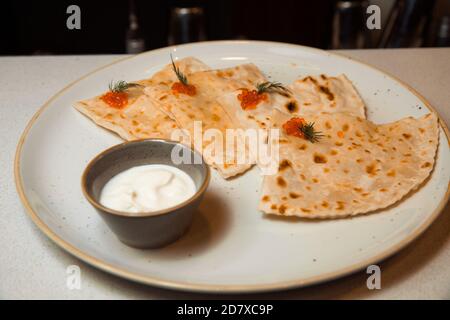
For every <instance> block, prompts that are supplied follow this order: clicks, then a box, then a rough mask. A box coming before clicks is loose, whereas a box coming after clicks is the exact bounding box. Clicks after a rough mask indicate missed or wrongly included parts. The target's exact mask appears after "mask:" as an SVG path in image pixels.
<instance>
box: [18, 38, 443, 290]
mask: <svg viewBox="0 0 450 320" xmlns="http://www.w3.org/2000/svg"><path fill="white" fill-rule="evenodd" d="M208 44H216V45H241V44H247V45H248V44H260V45H267V46H285V47H286V46H288V47H289V46H290V47H293V48H297V49H298V48H302V49H303V50H310V51H317V52H319V53H321V54H326V55H331V56H336V57H339V58H344V59H347V60H350V61H352V62H354V63H358V64H361V65H363V66H365V67H369V68H371V69H373V70H375V71H377V72H380V73H382V74H383V75H385V76H387V77H389V78H391V79H392V80H394V81H397V82H398V83H399V84H400V85H402V86H403V87H405V88H406V89H407V90H408V91H409V92H411V93H412V94H414V95H415V96H416V97H417V98H419V99H420V100H421V101H422V103H423V104H424V105H425V106H426V107H427V108H428V109H429V110H430V111H431V112H434V113H435V114H436V115H437V117H438V119H439V124H440V127H441V128H442V129H443V130H444V133H445V136H446V139H447V144H449V145H450V132H449V129H448V127H447V125H446V123H445V121H444V120H443V119H442V117H441V116H440V115H439V113H438V112H437V111H436V109H435V108H434V107H433V106H432V105H431V104H430V103H429V102H428V100H426V99H425V97H423V96H422V95H421V94H420V93H419V92H418V91H416V90H415V89H414V88H412V87H411V86H410V85H408V84H407V83H405V82H404V81H402V80H400V79H398V78H397V77H396V76H393V75H391V74H390V73H388V72H386V71H384V70H381V69H380V68H378V67H375V66H372V65H370V64H367V63H365V62H362V61H360V60H359V59H355V58H350V57H347V56H345V55H343V54H341V53H338V52H330V51H326V50H322V49H318V48H312V47H307V46H302V45H297V44H291V43H283V42H274V41H255V40H219V41H203V42H196V43H188V44H182V45H175V46H167V47H164V48H159V49H155V50H149V51H145V52H142V53H140V54H137V55H132V56H126V57H123V58H119V59H117V60H114V61H113V62H110V63H108V64H106V65H103V66H101V67H98V68H95V69H94V70H92V71H90V72H88V73H86V74H85V75H83V76H81V77H80V78H78V79H76V80H74V81H72V82H70V83H69V84H68V85H66V86H65V87H63V88H62V89H60V90H59V91H58V92H57V93H56V94H54V95H53V96H52V97H51V98H49V99H48V100H47V101H46V102H45V103H44V104H43V105H42V106H40V107H39V109H38V110H37V111H36V112H35V114H34V115H33V117H32V118H31V119H30V120H29V122H28V123H27V125H26V127H25V129H24V131H23V132H22V134H21V136H20V138H19V141H18V144H17V147H16V152H15V158H14V181H15V185H16V190H17V193H18V195H19V198H20V200H21V202H22V205H23V206H24V208H25V211H26V212H27V214H28V215H29V216H30V218H31V220H32V221H33V222H34V223H35V224H36V226H37V227H38V228H39V229H40V231H42V232H43V233H44V234H45V235H46V236H47V237H48V238H49V239H51V240H52V241H53V242H54V243H56V244H57V245H58V246H59V247H60V248H62V249H64V250H65V251H66V252H68V253H70V254H72V255H73V256H75V257H76V258H78V259H80V260H82V261H84V262H85V263H87V264H89V265H91V266H93V267H96V268H98V269H100V270H103V271H105V272H108V273H110V274H113V275H116V276H119V277H121V278H124V279H128V280H132V281H135V282H138V283H142V284H146V285H153V286H157V287H161V288H165V289H172V290H182V291H190V292H201V293H223V294H233V293H261V292H270V291H281V290H287V289H293V288H300V287H305V286H308V285H312V284H318V283H321V282H325V281H330V280H333V279H337V278H340V277H344V276H346V275H349V274H351V273H355V272H357V271H359V270H361V269H363V268H364V267H366V266H367V265H371V264H374V263H376V262H380V261H382V260H384V259H386V258H388V257H390V256H391V255H393V254H395V253H397V252H398V251H400V250H402V249H403V248H405V247H406V246H407V245H409V244H410V243H411V242H413V241H414V240H415V239H417V238H418V237H419V236H420V235H422V233H423V232H424V231H425V230H426V229H428V227H429V226H430V225H431V224H432V223H433V222H434V221H435V220H436V218H437V217H438V216H439V214H440V213H441V212H442V211H443V209H444V208H445V206H446V204H447V202H448V200H449V197H450V182H449V183H448V185H447V191H446V193H445V195H444V197H443V198H442V199H441V201H440V203H439V205H438V206H437V208H436V209H435V210H434V211H433V212H432V214H431V215H430V216H429V218H428V219H426V220H425V221H423V222H422V223H421V224H420V226H419V228H418V229H417V230H416V231H415V232H414V233H412V234H410V235H408V236H407V237H405V238H404V239H403V240H402V241H400V242H399V243H397V244H396V245H393V246H391V247H389V248H388V249H386V250H385V251H383V252H381V253H379V254H377V255H375V256H372V257H370V258H368V259H365V260H364V261H362V262H359V263H356V264H353V265H350V266H347V267H345V268H341V269H339V270H337V271H333V272H329V273H324V274H321V275H317V276H313V277H309V278H299V279H294V280H289V281H283V282H276V283H268V284H253V285H235V284H232V285H216V284H199V283H192V282H182V281H173V280H165V279H161V278H158V277H152V276H146V275H143V274H139V273H136V272H131V271H128V270H126V269H123V268H120V267H116V266H114V265H112V264H109V263H107V262H104V261H103V260H101V259H99V258H96V257H94V256H91V255H89V254H87V253H85V252H83V251H81V250H80V249H78V248H77V247H76V246H74V245H72V244H70V243H69V242H67V241H65V240H63V239H62V238H60V237H59V236H58V235H57V234H56V233H55V232H54V231H53V230H52V229H51V228H50V227H49V226H47V225H46V224H45V223H44V222H43V221H42V220H41V219H40V217H39V215H38V214H37V212H35V210H34V209H33V208H32V206H31V204H30V202H29V200H28V198H27V197H26V195H25V191H24V187H23V182H22V176H21V173H20V159H21V154H22V148H23V145H24V143H25V140H26V138H27V136H28V134H29V132H30V130H31V128H32V127H33V125H34V123H35V122H36V121H37V119H38V118H39V116H40V115H41V114H42V113H43V111H44V110H45V109H46V108H47V107H48V106H49V105H50V104H51V103H52V102H53V101H54V100H56V99H57V98H58V97H59V96H60V95H62V94H63V93H64V92H66V91H67V90H68V89H70V88H71V87H72V86H74V85H75V84H76V83H78V82H80V81H82V80H84V79H85V78H87V77H88V76H90V75H92V74H95V73H97V72H99V71H101V70H103V69H107V68H108V67H110V66H112V65H115V64H117V63H120V62H123V61H125V60H130V59H133V58H135V57H137V56H141V55H145V54H153V53H156V52H158V51H165V50H169V49H170V48H183V47H192V46H202V45H208ZM441 143H442V142H440V144H441Z"/></svg>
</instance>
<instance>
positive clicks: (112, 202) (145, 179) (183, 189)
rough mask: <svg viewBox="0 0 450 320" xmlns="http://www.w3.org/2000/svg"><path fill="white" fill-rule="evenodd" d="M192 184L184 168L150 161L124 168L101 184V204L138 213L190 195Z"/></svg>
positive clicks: (193, 191) (193, 190)
mask: <svg viewBox="0 0 450 320" xmlns="http://www.w3.org/2000/svg"><path fill="white" fill-rule="evenodd" d="M195 192H196V187H195V183H194V181H193V180H192V178H191V177H190V176H189V175H188V174H187V173H185V172H184V171H182V170H180V169H178V168H175V167H172V166H167V165H161V164H150V165H143V166H136V167H132V168H130V169H127V170H125V171H123V172H121V173H119V174H117V175H116V176H114V177H112V178H111V179H110V180H109V181H108V182H107V183H106V184H105V186H104V187H103V189H102V192H101V195H100V203H101V204H102V205H103V206H105V207H107V208H110V209H113V210H117V211H123V212H127V213H130V215H139V213H148V212H152V211H157V210H162V209H167V208H170V207H173V206H176V205H177V204H180V203H181V202H183V201H185V200H187V199H189V198H190V197H192V196H193V195H194V194H195Z"/></svg>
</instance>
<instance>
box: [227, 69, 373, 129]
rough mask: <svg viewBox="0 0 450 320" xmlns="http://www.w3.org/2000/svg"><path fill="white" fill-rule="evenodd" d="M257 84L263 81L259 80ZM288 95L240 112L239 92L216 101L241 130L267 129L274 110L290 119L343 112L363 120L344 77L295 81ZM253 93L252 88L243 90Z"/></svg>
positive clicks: (362, 110)
mask: <svg viewBox="0 0 450 320" xmlns="http://www.w3.org/2000/svg"><path fill="white" fill-rule="evenodd" d="M259 81H260V83H262V82H264V81H265V80H264V79H260V80H259ZM287 88H288V89H289V93H287V92H283V91H281V92H271V93H267V94H266V96H267V100H266V101H261V102H260V103H259V104H258V105H257V106H256V108H251V109H250V108H249V109H243V108H242V107H241V102H240V101H239V99H238V95H239V94H240V93H241V90H236V91H233V92H226V93H224V94H222V95H221V96H219V97H218V101H219V102H220V103H221V104H222V105H223V107H224V109H225V110H226V111H227V112H228V114H229V115H230V116H231V117H232V118H233V119H234V120H235V121H236V122H239V123H241V125H242V126H243V127H244V128H253V129H267V128H269V127H270V117H271V114H272V111H273V109H274V108H276V109H278V110H280V111H281V112H283V113H286V114H289V115H292V116H301V115H304V114H310V113H313V114H314V113H315V114H318V113H321V112H327V113H336V112H345V113H348V114H351V115H354V116H358V117H361V118H365V106H364V102H363V101H362V99H361V98H360V96H359V94H358V92H357V91H356V89H355V88H354V87H353V85H352V83H351V82H350V80H348V79H347V77H346V76H345V75H340V76H338V77H327V76H325V75H320V76H317V77H316V76H308V77H306V78H303V79H299V80H296V81H295V82H294V83H293V84H291V85H289V86H288V87H287ZM246 89H249V90H252V89H254V87H246Z"/></svg>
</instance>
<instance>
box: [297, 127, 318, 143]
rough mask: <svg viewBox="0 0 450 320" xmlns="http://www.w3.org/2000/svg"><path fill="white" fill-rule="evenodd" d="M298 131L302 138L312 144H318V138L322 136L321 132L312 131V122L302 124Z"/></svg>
mask: <svg viewBox="0 0 450 320" xmlns="http://www.w3.org/2000/svg"><path fill="white" fill-rule="evenodd" d="M300 131H301V132H302V133H303V136H304V137H305V138H306V139H307V140H309V141H311V142H312V143H314V142H318V141H319V140H320V138H322V137H323V136H324V135H323V134H322V132H320V131H316V130H315V129H314V122H309V123H305V124H302V125H301V126H300Z"/></svg>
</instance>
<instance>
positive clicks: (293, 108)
mask: <svg viewBox="0 0 450 320" xmlns="http://www.w3.org/2000/svg"><path fill="white" fill-rule="evenodd" d="M288 88H289V90H290V91H291V92H292V94H293V96H294V99H290V101H287V102H283V101H281V102H280V103H277V104H276V107H277V108H278V109H279V110H280V111H282V112H284V113H287V114H292V115H304V114H309V113H313V114H314V113H320V112H328V113H335V112H345V113H348V114H350V115H353V116H356V117H360V118H365V117H366V116H365V106H364V102H363V100H362V99H361V97H360V96H359V94H358V92H357V91H356V89H355V87H354V86H353V84H352V82H351V81H350V80H349V79H348V78H347V77H346V76H345V75H343V74H341V75H339V76H337V77H329V76H326V75H324V74H322V75H320V76H307V77H305V78H302V79H298V80H296V81H294V83H292V84H291V85H289V86H288Z"/></svg>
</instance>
